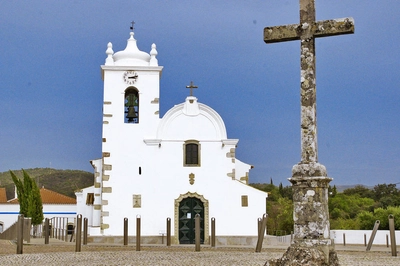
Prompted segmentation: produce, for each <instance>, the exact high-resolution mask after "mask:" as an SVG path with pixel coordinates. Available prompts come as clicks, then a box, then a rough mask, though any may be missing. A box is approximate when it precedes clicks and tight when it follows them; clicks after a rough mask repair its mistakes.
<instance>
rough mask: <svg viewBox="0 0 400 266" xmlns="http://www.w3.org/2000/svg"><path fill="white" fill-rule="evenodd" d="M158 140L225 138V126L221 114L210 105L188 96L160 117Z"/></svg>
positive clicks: (213, 139)
mask: <svg viewBox="0 0 400 266" xmlns="http://www.w3.org/2000/svg"><path fill="white" fill-rule="evenodd" d="M157 139H160V140H187V139H196V140H199V141H205V140H212V141H215V140H218V141H221V140H226V139H227V134H226V128H225V124H224V121H223V120H222V118H221V116H220V115H219V114H218V113H217V112H216V111H215V110H214V109H212V108H211V107H209V106H207V105H205V104H201V103H198V102H197V98H196V97H194V96H189V97H187V98H186V101H185V102H184V103H181V104H178V105H175V106H174V107H173V108H171V109H170V110H169V111H168V112H167V113H166V114H165V115H164V117H163V118H162V120H161V122H160V125H159V127H158V130H157Z"/></svg>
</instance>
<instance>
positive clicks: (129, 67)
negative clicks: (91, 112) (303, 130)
mask: <svg viewBox="0 0 400 266" xmlns="http://www.w3.org/2000/svg"><path fill="white" fill-rule="evenodd" d="M106 54H107V58H106V60H105V64H104V65H102V66H101V72H102V78H103V81H104V102H103V132H102V157H101V158H100V159H96V160H93V161H91V164H92V165H93V168H94V185H93V186H92V187H89V188H85V189H83V190H81V191H78V192H76V197H77V213H78V214H82V216H83V217H86V218H88V224H89V234H90V236H91V237H92V236H94V237H97V236H98V237H100V236H103V237H112V236H114V237H115V236H122V235H123V222H124V218H128V223H129V226H128V227H129V235H135V233H136V231H135V228H136V227H135V226H136V218H137V217H140V220H141V236H142V239H147V240H146V241H147V243H156V240H155V239H160V234H164V233H165V231H166V219H167V218H170V219H171V235H172V243H173V244H189V243H194V217H195V215H196V214H199V215H200V217H201V229H202V230H201V242H202V243H204V244H208V243H210V233H211V219H212V218H215V224H216V235H217V237H225V239H229V238H231V239H234V238H236V239H238V238H239V239H242V240H238V241H242V242H243V241H244V240H243V239H245V238H246V237H250V238H253V239H254V238H255V237H256V235H257V219H258V218H259V217H262V216H263V214H264V213H265V212H266V198H267V193H265V192H262V191H259V190H257V189H254V188H252V187H250V186H249V185H248V178H249V170H250V169H251V168H252V166H251V165H249V164H246V163H243V162H241V161H239V160H238V159H236V156H235V150H236V146H237V144H238V139H228V136H227V132H226V128H225V124H224V121H223V120H222V118H221V116H220V115H219V114H218V113H217V112H216V111H214V110H213V109H212V108H211V107H209V106H207V105H205V104H202V103H200V102H198V99H197V98H196V97H195V96H193V95H192V89H193V88H195V86H194V85H193V83H191V84H190V86H187V87H188V88H190V95H189V96H188V97H187V98H186V99H185V101H184V102H183V103H180V104H178V105H175V106H174V107H172V108H171V109H170V110H169V111H167V112H166V114H165V115H164V116H163V117H162V118H160V115H159V107H160V101H162V99H160V78H161V73H162V69H163V67H162V66H159V65H158V60H157V58H156V56H157V51H156V45H155V44H153V45H152V47H151V51H150V54H148V53H146V52H143V51H140V50H139V49H138V47H137V44H136V40H135V38H134V33H133V32H130V38H129V39H128V41H127V46H126V48H125V50H123V51H119V52H116V53H114V51H113V50H112V44H111V43H108V48H107V51H106ZM152 241H153V242H152ZM157 241H158V240H157ZM227 241H228V240H227ZM229 243H230V242H229ZM229 243H227V244H229Z"/></svg>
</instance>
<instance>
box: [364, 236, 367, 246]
mask: <svg viewBox="0 0 400 266" xmlns="http://www.w3.org/2000/svg"><path fill="white" fill-rule="evenodd" d="M364 246H365V247H366V246H367V235H366V234H364Z"/></svg>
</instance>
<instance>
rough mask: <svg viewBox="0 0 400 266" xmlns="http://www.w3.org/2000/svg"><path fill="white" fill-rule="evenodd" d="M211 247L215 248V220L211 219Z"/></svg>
mask: <svg viewBox="0 0 400 266" xmlns="http://www.w3.org/2000/svg"><path fill="white" fill-rule="evenodd" d="M211 246H212V247H215V218H214V217H212V218H211Z"/></svg>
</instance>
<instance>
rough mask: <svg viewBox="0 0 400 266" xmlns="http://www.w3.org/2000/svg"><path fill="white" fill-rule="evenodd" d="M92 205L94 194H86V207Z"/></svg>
mask: <svg viewBox="0 0 400 266" xmlns="http://www.w3.org/2000/svg"><path fill="white" fill-rule="evenodd" d="M93 203H94V193H87V195H86V205H93Z"/></svg>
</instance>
